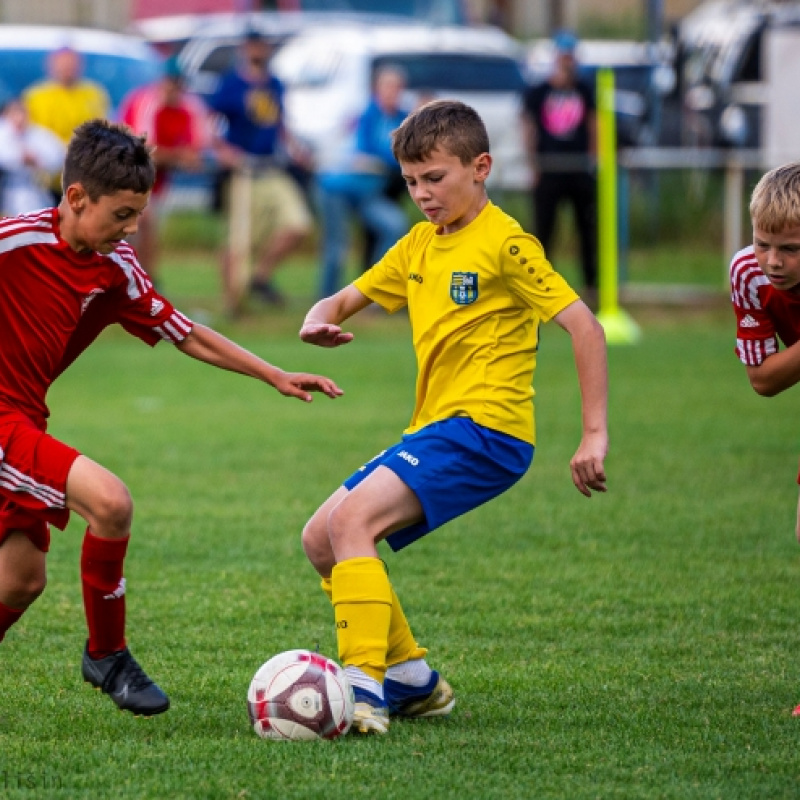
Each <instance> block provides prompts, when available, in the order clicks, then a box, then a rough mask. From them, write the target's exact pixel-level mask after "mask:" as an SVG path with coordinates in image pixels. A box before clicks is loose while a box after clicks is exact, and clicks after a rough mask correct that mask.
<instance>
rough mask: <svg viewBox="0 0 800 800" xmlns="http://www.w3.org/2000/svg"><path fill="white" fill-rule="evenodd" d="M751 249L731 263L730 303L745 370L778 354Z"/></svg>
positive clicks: (761, 275)
mask: <svg viewBox="0 0 800 800" xmlns="http://www.w3.org/2000/svg"><path fill="white" fill-rule="evenodd" d="M751 251H752V248H745V250H743V251H741V252H739V253H737V254H736V256H734V259H733V261H732V262H731V272H730V275H731V300H732V302H733V310H734V312H735V313H736V355H737V356H738V357H739V360H740V361H741V362H742V363H743V364H745V365H746V366H748V367H757V366H758V365H759V364H762V363H763V362H764V360H765V359H766V358H767V357H768V356H771V355H773V354H774V353H777V352H778V336H777V333H776V330H775V321H774V320H773V319H772V317H771V316H770V315H769V313H768V312H767V311H766V309H765V303H764V293H765V292H766V291H768V287H769V281H768V280H767V278H766V276H765V275H764V273H763V272H762V271H761V268H760V267H759V266H758V263H757V262H756V260H755V257H754V256H753V255H752V252H751Z"/></svg>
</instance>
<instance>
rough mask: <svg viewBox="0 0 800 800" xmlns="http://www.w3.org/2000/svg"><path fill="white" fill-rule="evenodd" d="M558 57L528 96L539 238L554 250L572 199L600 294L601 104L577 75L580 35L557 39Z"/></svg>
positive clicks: (591, 278)
mask: <svg viewBox="0 0 800 800" xmlns="http://www.w3.org/2000/svg"><path fill="white" fill-rule="evenodd" d="M553 44H554V45H555V50H556V56H555V64H554V67H553V71H552V73H551V75H550V76H549V78H548V79H547V80H546V81H545V82H544V83H540V84H538V85H533V86H531V87H529V88H528V89H527V90H526V92H525V95H524V97H523V125H524V134H525V142H526V147H527V150H528V154H529V157H530V161H531V166H532V169H533V174H534V181H533V192H532V199H533V206H534V226H535V233H536V236H537V237H538V238H539V241H540V242H541V243H542V246H543V247H544V249H545V252H546V253H548V255H549V251H550V244H551V242H552V239H553V231H554V228H555V223H556V215H557V212H558V208H559V206H560V205H561V203H562V202H563V201H568V202H569V203H571V205H572V208H573V212H574V215H575V223H576V227H577V229H578V236H579V239H580V256H581V268H582V270H583V281H584V286H585V288H586V294H587V296H588V297H589V298H591V299H592V300H593V299H594V296H595V295H596V292H597V179H596V175H595V154H596V119H597V117H596V105H595V96H594V91H593V87H592V86H591V85H589V84H587V83H585V82H584V81H582V80H581V79H580V78H579V77H578V73H577V61H576V59H575V49H576V47H577V44H578V40H577V38H576V36H575V35H574V34H573V33H571V32H569V31H562V32H560V33H558V34H556V36H555V37H554V39H553Z"/></svg>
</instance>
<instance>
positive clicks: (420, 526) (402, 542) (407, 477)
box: [344, 417, 534, 551]
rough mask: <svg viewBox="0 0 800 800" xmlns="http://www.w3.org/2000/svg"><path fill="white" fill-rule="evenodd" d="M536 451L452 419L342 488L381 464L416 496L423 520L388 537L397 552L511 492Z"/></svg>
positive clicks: (406, 441) (387, 453) (409, 439)
mask: <svg viewBox="0 0 800 800" xmlns="http://www.w3.org/2000/svg"><path fill="white" fill-rule="evenodd" d="M533 452H534V447H533V445H531V444H528V442H523V441H522V440H521V439H516V438H514V437H513V436H508V435H507V434H505V433H499V432H498V431H494V430H492V429H491V428H485V427H484V426H482V425H476V424H475V423H474V422H473V421H472V420H471V419H469V418H468V417H452V418H451V419H446V420H442V421H441V422H434V423H432V424H430V425H427V426H426V427H424V428H422V430H419V431H417V432H416V433H411V434H407V435H405V436H403V439H402V441H400V442H399V443H398V444H396V445H394V446H393V447H390V448H389V449H387V450H384V451H383V452H382V453H380V454H379V455H377V456H375V458H373V459H372V461H369V462H368V463H366V464H365V465H364V466H363V467H361V468H360V469H359V470H358V471H357V472H355V473H354V474H353V475H351V476H350V477H349V478H348V479H347V480H346V481H345V482H344V486H346V487H347V488H348V489H351V490H352V489H354V488H355V487H356V486H358V484H359V483H361V481H363V480H364V479H365V478H366V477H368V476H369V475H371V474H372V473H373V472H374V471H375V469H376V468H377V467H379V466H381V465H383V466H385V467H388V468H389V469H390V470H392V472H394V473H395V474H396V475H397V476H398V477H399V478H400V479H401V480H402V481H403V482H404V483H405V484H407V485H408V487H409V488H410V489H411V490H412V491H413V492H414V494H416V496H417V498H418V499H419V501H420V504H421V505H422V509H423V511H424V512H425V519H424V520H423V521H422V522H418V523H416V524H414V525H410V526H409V527H407V528H403V529H401V530H399V531H395V532H394V533H392V534H390V535H389V536H387V537H386V541H387V542H388V543H389V546H390V547H391V548H392V550H395V551H396V550H401V549H402V548H403V547H406V546H407V545H409V544H411V543H412V542H414V541H416V540H417V539H419V538H421V537H422V536H425V534H426V533H430V532H431V531H432V530H435V529H436V528H438V527H440V526H442V525H444V524H445V522H449V521H450V520H451V519H455V518H456V517H459V516H461V515H462V514H466V512H467V511H472V509H473V508H477V507H478V506H480V505H483V504H484V503H486V502H487V501H489V500H491V499H493V498H495V497H497V496H498V495H500V494H502V493H503V492H505V491H506V490H507V489H510V488H511V487H512V486H513V485H514V484H515V483H516V482H517V481H518V480H519V479H520V478H521V477H522V476H523V475H524V474H525V473H526V472H527V470H528V467H529V466H530V464H531V461H532V460H533Z"/></svg>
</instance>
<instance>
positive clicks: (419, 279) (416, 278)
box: [408, 272, 422, 283]
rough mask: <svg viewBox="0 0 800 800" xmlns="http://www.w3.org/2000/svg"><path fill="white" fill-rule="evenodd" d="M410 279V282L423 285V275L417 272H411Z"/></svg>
mask: <svg viewBox="0 0 800 800" xmlns="http://www.w3.org/2000/svg"><path fill="white" fill-rule="evenodd" d="M408 279H409V280H410V281H416V282H417V283H422V275H419V274H418V273H416V272H409V273H408Z"/></svg>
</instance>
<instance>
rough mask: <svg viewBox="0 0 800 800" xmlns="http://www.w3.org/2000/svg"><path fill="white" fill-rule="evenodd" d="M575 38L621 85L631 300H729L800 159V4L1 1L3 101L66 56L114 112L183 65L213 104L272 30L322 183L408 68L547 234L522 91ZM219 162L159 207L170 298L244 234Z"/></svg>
mask: <svg viewBox="0 0 800 800" xmlns="http://www.w3.org/2000/svg"><path fill="white" fill-rule="evenodd" d="M565 29H569V30H570V31H571V32H573V33H574V34H575V36H576V46H575V53H574V55H575V60H576V63H577V68H578V71H579V74H580V76H581V77H582V78H583V79H584V80H586V81H588V82H589V83H593V81H594V79H595V75H596V73H597V70H598V69H600V68H601V67H608V68H610V69H611V70H612V71H613V74H614V77H615V95H614V111H615V116H616V122H617V137H618V139H617V146H618V152H619V158H618V169H619V173H618V183H619V199H618V205H619V220H618V228H619V230H618V241H619V267H620V281H621V294H622V296H623V297H624V298H625V299H627V300H628V301H630V302H656V303H664V304H669V303H682V304H685V303H709V302H712V303H713V302H718V301H720V300H721V299H724V297H725V294H726V289H725V287H726V278H725V272H726V265H727V262H728V260H729V258H730V256H731V255H732V253H733V252H734V251H735V250H736V249H738V248H739V247H741V246H743V244H745V243H746V241H747V239H748V237H749V233H750V232H749V224H748V219H747V213H746V205H747V194H748V192H749V190H750V187H751V186H752V184H753V183H754V181H755V179H756V178H757V177H758V175H759V174H760V173H761V172H762V171H763V170H764V169H766V168H768V167H771V166H774V165H775V164H777V163H782V162H785V161H789V160H793V159H795V158H797V156H798V154H800V126H797V125H796V124H795V111H794V108H795V107H796V106H795V103H794V102H793V99H794V93H795V89H794V83H795V80H796V78H797V77H800V64H798V63H796V62H797V61H798V59H800V2H788V1H787V2H741V1H737V0H563V2H559V0H328V1H326V0H276V2H257V0H0V99H2V100H3V101H4V102H8V101H9V100H10V99H13V98H18V97H20V96H22V95H24V93H25V92H26V90H27V89H28V88H29V87H30V86H31V85H33V84H35V83H36V82H37V81H41V80H43V78H44V77H45V76H46V74H47V59H48V55H49V54H51V53H53V52H54V51H56V50H58V49H59V48H62V47H69V48H72V49H74V50H76V51H78V52H79V53H80V55H81V57H82V69H83V75H84V76H85V77H86V78H87V79H91V80H93V81H95V82H97V83H99V84H100V85H101V86H102V87H104V89H105V90H106V92H107V94H108V98H109V109H108V114H109V116H110V117H112V118H119V114H120V106H121V104H122V102H123V99H124V98H125V97H126V96H127V95H129V94H130V93H131V92H132V91H134V90H135V89H137V88H140V87H142V86H146V85H148V84H150V83H153V82H157V81H158V80H159V78H160V76H162V75H163V73H164V65H165V63H167V62H168V61H169V62H170V63H171V64H172V65H173V67H172V68H173V69H175V70H177V72H176V74H178V73H179V75H180V78H181V80H182V82H183V88H184V90H185V91H186V92H188V93H191V94H192V95H194V96H196V97H197V98H199V99H201V100H203V101H211V99H212V98H213V97H214V96H215V93H217V92H218V91H219V87H220V80H221V78H222V76H223V75H225V74H226V73H227V72H228V71H230V70H232V69H234V68H235V66H236V63H237V61H236V59H237V53H238V52H239V50H238V48H239V47H240V45H241V42H242V39H243V37H244V36H245V35H246V34H247V33H248V32H252V31H254V30H256V31H258V32H259V34H260V35H261V36H263V37H264V38H265V39H266V40H268V41H269V43H270V46H271V70H272V72H273V73H274V74H275V75H276V76H277V77H278V78H279V79H280V80H281V82H282V83H283V85H284V87H285V95H284V105H285V125H286V127H287V129H288V131H289V132H290V134H291V136H292V139H293V141H294V142H296V143H297V144H298V145H299V146H300V147H301V148H303V149H304V151H305V155H306V159H305V161H303V170H305V172H306V173H311V174H312V175H313V173H314V171H315V170H319V169H321V168H322V167H323V166H324V165H326V164H329V163H330V162H332V161H333V160H334V159H335V158H336V157H337V154H338V153H340V152H341V149H342V147H343V143H344V142H345V141H346V140H347V139H348V137H350V136H351V135H352V132H353V128H354V124H355V123H354V120H355V119H356V117H357V115H358V114H359V113H360V112H361V111H362V110H363V108H364V107H365V106H366V105H367V104H368V102H369V99H370V91H371V88H372V87H373V82H374V77H375V75H376V74H377V73H378V72H379V71H380V70H381V68H382V67H385V66H387V65H389V66H393V67H400V68H401V69H402V71H403V75H404V77H405V86H404V89H403V91H404V94H403V105H404V106H405V107H406V108H413V107H414V105H416V104H417V103H419V102H422V101H424V100H426V99H430V98H432V97H456V98H458V99H463V100H464V101H465V102H468V103H470V104H472V105H474V106H475V107H476V108H477V109H478V110H479V111H480V113H481V115H482V116H483V118H484V119H485V121H486V123H487V128H488V129H489V133H490V138H491V141H492V150H493V154H494V157H495V168H494V173H493V176H492V179H491V182H490V184H489V188H490V193H491V194H492V196H493V198H494V199H497V200H498V201H499V202H500V203H501V204H502V205H504V206H505V207H506V208H507V210H509V211H510V212H511V213H512V214H514V215H515V216H517V218H518V219H519V220H520V221H521V222H522V223H523V225H525V226H526V227H527V228H528V229H531V228H532V225H533V221H534V211H533V210H532V205H531V202H530V189H531V185H532V182H533V180H534V176H533V175H532V174H531V161H530V158H529V157H528V156H529V154H527V153H526V150H525V142H524V130H523V125H522V123H521V114H522V98H523V96H524V93H525V92H526V91H527V90H528V89H529V87H531V86H535V85H537V84H540V83H542V82H544V81H546V80H547V78H548V75H549V74H550V72H551V70H552V69H553V64H554V61H555V59H556V57H557V52H556V48H555V46H554V43H553V36H554V34H556V33H557V32H558V31H562V30H565ZM217 127H219V126H217ZM217 133H219V130H217ZM219 166H220V165H219V162H218V160H215V159H214V158H208V159H207V160H206V162H205V168H204V169H202V170H198V169H193V170H185V171H184V170H181V169H180V168H175V169H173V170H172V172H173V173H174V174H173V175H172V179H171V181H170V183H169V186H168V189H167V191H166V193H165V197H164V198H162V200H161V201H160V204H159V215H160V216H161V217H162V220H161V222H162V224H161V226H160V228H159V236H160V246H161V247H162V248H163V253H162V256H161V257H162V258H163V261H164V269H163V276H164V285H165V288H166V290H167V291H168V292H169V291H170V290H171V289H172V288H173V287H178V288H181V287H183V288H185V289H186V290H187V291H190V292H191V293H192V294H195V291H194V288H193V287H194V284H193V283H192V281H191V280H190V279H189V278H187V277H185V276H183V277H182V276H181V275H177V274H176V275H175V276H173V277H171V276H170V272H171V271H174V270H175V265H176V264H177V263H182V262H183V261H184V260H186V259H187V258H190V254H191V253H193V252H195V251H196V252H197V254H198V257H199V255H200V254H201V253H202V255H203V258H209V253H212V252H213V253H214V255H213V257H212V258H211V259H210V260H211V261H212V262H214V263H211V264H209V265H208V266H207V271H208V275H207V277H206V278H205V281H204V286H205V287H206V289H208V290H209V292H211V293H212V294H215V295H218V294H219V292H218V291H217V290H218V288H219V276H218V267H217V266H216V263H217V262H218V260H219V258H218V252H217V251H219V250H220V248H222V249H224V247H225V246H226V244H225V243H226V241H228V240H227V239H226V237H228V236H229V226H228V224H227V220H226V213H228V212H227V211H226V208H225V206H224V204H221V203H220V200H219V186H218V182H217V179H216V175H217V173H218V171H219ZM300 177H301V181H300V184H301V186H302V188H303V189H304V191H306V193H307V199H308V205H309V208H310V209H311V212H312V214H313V215H314V222H315V228H314V231H313V232H312V234H311V235H310V236H309V237H307V238H306V240H305V241H304V244H303V246H302V247H300V248H298V250H297V252H296V253H294V254H293V255H292V258H294V259H300V261H301V262H302V264H303V265H304V266H303V268H301V267H298V270H299V272H301V273H302V272H303V269H304V270H305V275H304V276H300V277H297V276H294V277H293V276H292V275H291V274H290V273H291V272H292V271H290V270H284V269H282V270H281V272H280V273H279V274H278V276H277V278H276V281H277V282H278V283H279V284H282V285H283V293H284V294H286V295H288V296H289V298H290V299H291V297H292V296H293V295H300V296H302V300H303V302H305V301H306V300H308V299H310V298H311V297H313V295H314V294H315V291H316V290H315V286H317V285H318V280H317V277H316V272H317V270H318V269H319V262H320V259H321V258H322V256H321V254H320V248H321V246H322V245H321V243H320V238H319V237H320V234H319V230H320V218H319V205H318V202H317V197H316V195H315V194H314V192H313V187H310V186H309V184H306V185H303V181H302V175H301V176H300ZM0 185H1V184H0ZM397 202H399V203H401V204H404V207H405V208H404V210H405V213H406V214H407V215H408V219H409V224H410V223H411V222H413V221H415V220H416V219H418V218H419V217H418V215H415V209H413V207H411V205H410V204H409V203H408V202H407V198H406V199H404V198H402V197H400V198H399V199H398V200H397ZM348 224H352V225H353V229H354V232H355V236H354V238H353V239H352V240H351V241H350V242H349V243H348V255H347V265H346V267H345V270H346V272H345V276H344V277H355V274H357V270H358V269H360V267H359V263H360V260H361V255H360V252H359V248H360V247H361V246H362V245H361V242H360V238H359V237H360V235H361V234H359V233H358V232H357V228H358V223H357V222H352V223H348ZM573 231H574V225H573V221H572V220H571V219H570V218H569V210H568V209H563V210H562V211H560V212H559V219H558V233H557V235H556V238H555V242H554V244H553V245H552V246H551V250H550V255H551V258H552V260H553V261H554V263H556V264H557V266H558V268H559V269H563V271H564V272H565V273H566V274H568V276H569V277H570V278H571V279H573V280H574V282H576V283H577V284H580V282H581V281H580V278H579V277H578V276H579V275H580V270H579V267H578V263H577V262H578V252H577V249H578V248H577V244H576V237H575V236H574V235H573ZM534 232H535V231H534ZM244 235H247V232H245V234H244ZM173 254H174V257H173ZM198 269H199V267H198ZM298 270H293V271H294V272H298ZM161 272H162V270H160V269H159V273H160V274H161ZM187 281H188V283H187ZM215 285H216V287H217V290H213V289H212V287H213V286H215ZM190 287H192V288H190ZM262 299H264V298H262ZM209 305H210V307H211V310H212V312H213V309H214V308H217V310H218V309H219V306H218V305H216V306H215V305H214V302H209Z"/></svg>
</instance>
